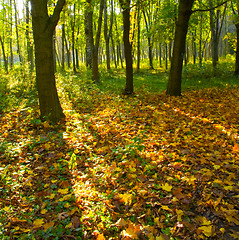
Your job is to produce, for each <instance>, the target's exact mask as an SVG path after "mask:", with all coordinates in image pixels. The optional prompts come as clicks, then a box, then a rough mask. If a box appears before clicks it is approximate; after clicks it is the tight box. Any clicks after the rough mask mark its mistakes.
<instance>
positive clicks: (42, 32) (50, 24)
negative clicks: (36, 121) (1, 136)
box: [31, 0, 65, 122]
mask: <svg viewBox="0 0 239 240" xmlns="http://www.w3.org/2000/svg"><path fill="white" fill-rule="evenodd" d="M64 4H65V0H58V2H57V5H56V7H55V8H54V13H53V15H52V16H51V17H49V16H48V11H47V1H46V0H31V9H32V26H33V37H34V43H35V63H36V82H37V90H38V97H39V103H40V112H41V119H43V120H44V119H49V120H50V121H52V122H58V121H60V120H61V119H62V118H64V117H65V115H64V114H63V111H62V108H61V105H60V101H59V98H58V94H57V89H56V81H55V71H54V53H53V34H54V30H55V27H56V25H57V23H58V20H59V17H60V12H61V10H62V8H63V6H64Z"/></svg>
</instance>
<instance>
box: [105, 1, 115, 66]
mask: <svg viewBox="0 0 239 240" xmlns="http://www.w3.org/2000/svg"><path fill="white" fill-rule="evenodd" d="M113 9H114V5H113V0H111V16H110V28H109V30H108V13H107V1H106V0H105V3H104V37H105V46H106V65H107V70H109V69H110V37H111V35H112V27H113V16H114V15H113V13H114V11H113Z"/></svg>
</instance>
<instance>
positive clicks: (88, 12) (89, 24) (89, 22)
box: [85, 0, 94, 68]
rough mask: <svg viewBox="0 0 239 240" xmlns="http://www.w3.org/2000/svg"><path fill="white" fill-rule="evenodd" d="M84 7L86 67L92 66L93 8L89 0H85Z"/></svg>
mask: <svg viewBox="0 0 239 240" xmlns="http://www.w3.org/2000/svg"><path fill="white" fill-rule="evenodd" d="M86 4H87V5H86V9H85V38H86V48H85V55H86V67H89V68H92V55H93V45H94V40H93V8H92V4H91V0H86Z"/></svg>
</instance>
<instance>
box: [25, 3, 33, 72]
mask: <svg viewBox="0 0 239 240" xmlns="http://www.w3.org/2000/svg"><path fill="white" fill-rule="evenodd" d="M29 4H30V0H26V39H27V61H28V63H30V69H31V71H32V70H33V68H34V63H33V46H32V44H31V40H30V30H29V29H30V26H29V25H30V11H29Z"/></svg>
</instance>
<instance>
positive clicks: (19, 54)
mask: <svg viewBox="0 0 239 240" xmlns="http://www.w3.org/2000/svg"><path fill="white" fill-rule="evenodd" d="M14 8H15V22H16V25H15V26H16V37H17V53H18V57H19V61H20V64H21V65H22V64H23V58H22V54H21V46H20V39H19V32H18V16H17V14H18V11H17V4H16V0H14Z"/></svg>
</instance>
